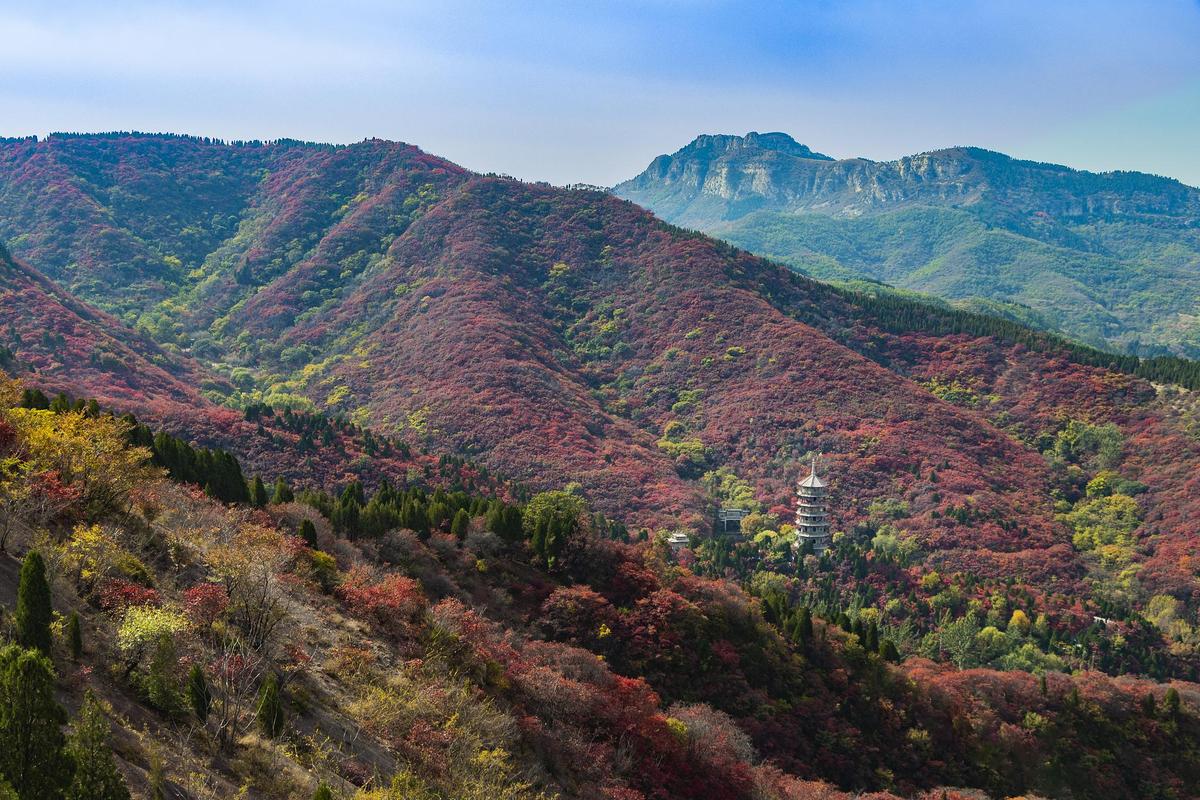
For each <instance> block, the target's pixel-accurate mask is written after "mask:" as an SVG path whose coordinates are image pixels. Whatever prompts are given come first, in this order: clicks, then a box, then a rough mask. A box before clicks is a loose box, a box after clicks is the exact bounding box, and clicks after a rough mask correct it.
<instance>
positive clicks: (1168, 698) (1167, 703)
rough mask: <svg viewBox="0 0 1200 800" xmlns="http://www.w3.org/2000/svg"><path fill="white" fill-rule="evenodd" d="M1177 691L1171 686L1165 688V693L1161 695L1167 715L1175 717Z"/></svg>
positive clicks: (1177, 703) (1177, 709)
mask: <svg viewBox="0 0 1200 800" xmlns="http://www.w3.org/2000/svg"><path fill="white" fill-rule="evenodd" d="M1179 706H1180V702H1179V691H1178V690H1177V689H1176V688H1175V687H1174V686H1172V687H1171V688H1170V689H1167V693H1166V694H1164V695H1163V708H1164V709H1166V712H1167V716H1169V717H1176V716H1178V715H1179Z"/></svg>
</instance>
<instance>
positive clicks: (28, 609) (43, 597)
mask: <svg viewBox="0 0 1200 800" xmlns="http://www.w3.org/2000/svg"><path fill="white" fill-rule="evenodd" d="M52 616H53V610H52V608H51V605H50V584H49V583H47V582H46V562H45V561H43V560H42V554H41V553H39V552H38V551H37V550H30V551H29V552H28V553H27V554H26V555H25V561H24V562H23V563H22V564H21V582H20V585H19V586H18V587H17V610H16V615H15V617H16V624H17V643H18V644H20V645H21V646H22V647H32V648H36V649H38V650H41V651H42V652H43V653H45V654H47V655H49V654H50V645H51V639H50V620H51V617H52Z"/></svg>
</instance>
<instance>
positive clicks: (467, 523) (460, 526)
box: [450, 508, 471, 542]
mask: <svg viewBox="0 0 1200 800" xmlns="http://www.w3.org/2000/svg"><path fill="white" fill-rule="evenodd" d="M470 529H471V515H470V514H468V513H467V510H466V509H465V508H460V509H459V510H458V511H455V512H454V520H453V521H452V522H451V523H450V532H451V533H453V534H454V535H455V536H456V537H457V538H458V540H459V541H460V542H461V541H462V540H464V539H466V538H467V532H468V531H469V530H470Z"/></svg>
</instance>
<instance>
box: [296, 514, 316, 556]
mask: <svg viewBox="0 0 1200 800" xmlns="http://www.w3.org/2000/svg"><path fill="white" fill-rule="evenodd" d="M298 533H299V534H300V538H301V539H303V540H304V543H305V544H306V545H308V546H309V547H311V548H313V549H314V550H315V549H317V526H316V525H313V523H312V520H311V519H302V520H300V530H299V531H298Z"/></svg>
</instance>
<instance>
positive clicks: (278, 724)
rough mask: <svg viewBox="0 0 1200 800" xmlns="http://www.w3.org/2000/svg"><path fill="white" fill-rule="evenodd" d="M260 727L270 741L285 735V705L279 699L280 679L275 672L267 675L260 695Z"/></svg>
mask: <svg viewBox="0 0 1200 800" xmlns="http://www.w3.org/2000/svg"><path fill="white" fill-rule="evenodd" d="M258 727H259V728H260V729H261V730H262V732H263V734H264V735H266V736H267V737H268V738H270V739H274V738H275V737H277V736H279V734H281V733H283V703H282V702H281V701H280V699H279V679H278V678H276V677H275V673H274V672H271V673H268V674H267V677H266V680H264V681H263V684H262V689H260V690H259V693H258Z"/></svg>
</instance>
